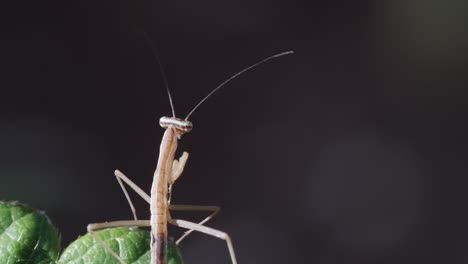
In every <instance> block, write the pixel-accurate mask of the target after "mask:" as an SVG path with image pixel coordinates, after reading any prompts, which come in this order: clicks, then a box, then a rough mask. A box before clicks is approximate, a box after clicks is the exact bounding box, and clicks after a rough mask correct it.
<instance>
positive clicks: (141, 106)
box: [0, 0, 468, 264]
mask: <svg viewBox="0 0 468 264" xmlns="http://www.w3.org/2000/svg"><path fill="white" fill-rule="evenodd" d="M467 3H468V2H466V1H457V0H447V1H435V0H396V1H367V2H366V1H344V0H343V1H325V0H323V1H286V0H283V1H264V0H258V1H251V0H250V1H248V0H245V1H243V0H242V1H231V0H228V1H214V0H201V1H164V2H163V1H150V0H141V1H123V0H117V1H110V0H100V1H88V0H86V1H57V2H53V1H8V2H7V1H4V2H3V3H2V4H1V8H0V13H1V20H0V28H1V33H2V34H1V35H0V38H1V42H0V67H1V68H0V76H1V79H0V80H1V84H0V87H1V88H0V89H1V94H0V96H1V97H0V198H1V199H5V200H19V201H21V202H24V203H28V204H30V205H32V206H34V207H37V208H40V209H42V210H45V211H46V212H47V213H48V215H49V216H50V217H51V218H52V220H53V222H54V223H55V224H56V225H57V226H58V227H59V228H60V230H61V233H62V238H63V242H64V243H63V244H64V246H65V245H67V244H68V243H69V242H70V241H72V240H74V239H75V238H76V237H77V236H79V235H83V234H84V233H85V232H86V225H87V224H88V223H91V222H100V221H106V220H118V219H119V220H120V219H130V218H131V214H130V210H129V208H128V206H127V203H126V200H125V197H124V195H123V194H122V192H121V190H120V188H119V186H118V184H117V182H116V180H115V178H114V176H113V171H114V169H116V168H118V169H120V170H122V171H123V172H125V173H126V174H127V175H128V176H129V177H130V178H131V179H133V181H135V182H136V183H137V184H138V185H139V186H141V187H142V188H143V189H145V190H147V191H149V189H150V184H151V181H152V175H153V171H154V169H155V166H156V160H157V155H158V149H159V143H160V140H161V136H162V134H163V129H162V128H160V127H159V125H158V119H159V117H160V116H162V115H170V113H171V112H170V107H169V103H168V99H167V96H166V93H165V89H164V85H163V81H162V77H161V73H160V71H159V69H158V65H157V62H156V61H155V59H154V57H153V55H152V53H151V49H150V48H149V45H148V43H147V42H146V40H145V39H144V37H143V35H142V32H143V31H146V32H148V34H149V36H150V37H151V38H152V39H153V41H154V42H155V43H157V44H156V45H157V47H158V49H159V52H160V56H161V60H162V63H163V64H164V68H165V70H166V73H167V77H168V80H169V84H170V87H171V90H172V93H173V97H174V102H175V107H176V113H177V114H178V115H179V116H180V117H184V116H185V115H186V114H187V113H188V111H189V110H190V109H191V108H192V107H193V106H194V105H195V103H196V102H198V101H199V100H200V99H201V98H202V97H203V96H204V95H206V94H207V93H208V92H209V91H211V89H213V88H214V87H215V86H216V85H218V84H219V83H220V82H222V81H223V80H224V79H226V78H227V77H229V76H230V75H232V74H234V73H235V72H237V71H239V70H241V69H243V68H244V67H246V66H248V65H250V64H252V63H254V62H256V61H257V60H260V59H262V58H265V57H267V56H270V55H272V54H275V53H278V52H282V51H286V50H294V51H295V52H296V53H295V54H294V55H291V56H287V57H282V58H279V59H277V60H275V61H272V62H270V63H268V64H266V65H264V66H262V67H260V68H257V69H255V70H252V71H251V72H249V73H247V74H245V75H243V76H242V77H240V78H238V79H237V80H235V81H233V82H232V83H231V84H230V85H229V86H227V87H225V88H224V89H223V90H222V91H220V92H219V93H217V94H216V95H215V96H213V98H211V99H210V100H208V101H207V102H206V104H204V105H203V106H202V107H201V108H200V109H199V110H198V111H197V112H196V113H195V114H194V115H193V116H192V118H191V120H192V122H193V123H194V129H193V131H192V132H191V133H190V134H188V135H186V136H184V137H183V138H182V140H181V141H180V144H179V151H181V150H186V151H188V152H190V154H191V156H190V159H189V161H188V164H187V167H186V170H185V172H184V174H183V175H182V177H181V178H180V180H179V181H178V182H177V184H176V185H175V186H174V195H173V202H174V203H182V204H203V205H220V206H222V208H223V210H222V212H221V214H220V215H219V216H217V217H216V218H215V219H214V220H213V221H212V222H210V223H209V224H208V225H209V226H212V227H215V228H218V229H221V230H225V231H226V232H228V233H229V234H231V236H232V238H233V240H234V242H235V247H236V250H237V253H238V258H239V263H243V264H245V263H317V264H321V263H323V264H331V263H340V264H341V263H467V261H468V226H467V223H468V219H467V218H468V217H467V210H468V208H467V207H468V206H467V200H468V195H467V193H468V192H467V191H466V185H467V183H468V180H467V172H468V165H467V164H468V163H467V161H468V159H467V147H468V144H467V143H468V140H467V132H468V128H467V124H466V123H467V115H466V114H467V112H468V104H467V99H468V97H467V92H466V91H465V90H466V85H467V84H468V82H467V79H468V78H467V71H466V65H467V62H468V35H467V33H468V32H467V28H468V17H467V15H466V10H467V8H468V4H467ZM178 155H179V154H178ZM133 198H134V200H135V202H136V206H137V208H138V213H139V216H140V217H141V218H148V217H149V210H148V209H149V207H148V205H146V204H145V203H144V202H143V201H141V199H139V197H137V196H136V195H133ZM177 216H179V217H183V218H185V219H193V220H198V219H200V218H201V217H202V216H203V215H200V214H178V215H177ZM170 231H171V234H173V235H174V236H178V235H180V234H181V231H180V230H177V229H171V230H170ZM182 251H183V253H184V256H185V259H186V262H187V263H229V256H228V252H227V249H226V246H225V243H224V242H223V241H221V240H218V239H216V238H211V237H207V236H205V235H202V234H194V235H192V236H191V237H189V238H188V239H187V240H185V241H184V243H183V244H182Z"/></svg>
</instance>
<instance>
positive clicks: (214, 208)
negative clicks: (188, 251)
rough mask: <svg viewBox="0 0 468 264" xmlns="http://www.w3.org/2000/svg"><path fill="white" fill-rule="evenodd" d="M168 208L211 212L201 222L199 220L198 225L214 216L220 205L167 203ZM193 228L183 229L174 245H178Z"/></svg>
mask: <svg viewBox="0 0 468 264" xmlns="http://www.w3.org/2000/svg"><path fill="white" fill-rule="evenodd" d="M169 210H171V211H186V212H211V214H210V215H208V216H207V217H205V219H203V220H202V221H201V222H199V223H198V224H199V225H203V224H205V223H206V222H208V221H210V220H211V219H212V218H213V217H215V216H216V215H217V214H218V213H219V211H220V210H221V207H219V206H209V205H184V204H171V205H169ZM193 231H195V230H194V229H189V230H187V231H185V233H184V234H183V235H182V236H181V237H180V238H179V239H177V241H176V245H179V244H180V243H181V242H182V240H184V239H185V238H186V237H187V236H188V235H190V234H191V233H192V232H193Z"/></svg>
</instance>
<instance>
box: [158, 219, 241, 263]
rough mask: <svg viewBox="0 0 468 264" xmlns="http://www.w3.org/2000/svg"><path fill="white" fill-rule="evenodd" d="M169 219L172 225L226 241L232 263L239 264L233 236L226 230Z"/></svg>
mask: <svg viewBox="0 0 468 264" xmlns="http://www.w3.org/2000/svg"><path fill="white" fill-rule="evenodd" d="M167 221H168V223H170V224H172V225H175V226H178V227H182V228H186V229H190V230H194V231H198V232H201V233H204V234H207V235H210V236H214V237H217V238H219V239H222V240H224V241H226V244H227V247H228V250H229V255H230V256H231V261H232V264H237V259H236V253H235V252H234V246H233V244H232V241H231V238H230V237H229V235H228V234H227V233H226V232H223V231H220V230H216V229H213V228H210V227H207V226H204V225H200V224H197V223H193V222H189V221H186V220H181V219H172V218H169V219H168V220H167Z"/></svg>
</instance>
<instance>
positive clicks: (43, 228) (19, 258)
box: [0, 201, 60, 264]
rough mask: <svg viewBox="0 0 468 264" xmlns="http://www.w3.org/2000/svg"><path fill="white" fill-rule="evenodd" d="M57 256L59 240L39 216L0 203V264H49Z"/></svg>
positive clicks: (12, 204) (26, 208)
mask: <svg viewBox="0 0 468 264" xmlns="http://www.w3.org/2000/svg"><path fill="white" fill-rule="evenodd" d="M59 252H60V236H59V234H58V231H57V229H56V228H55V227H54V226H53V225H52V223H51V222H50V220H49V218H48V217H47V216H46V215H45V214H44V213H42V212H40V211H37V210H35V209H33V208H31V207H29V206H26V205H22V204H19V203H16V202H1V201H0V263H2V264H13V263H15V264H17V263H21V264H50V263H55V262H56V260H57V259H58V255H59Z"/></svg>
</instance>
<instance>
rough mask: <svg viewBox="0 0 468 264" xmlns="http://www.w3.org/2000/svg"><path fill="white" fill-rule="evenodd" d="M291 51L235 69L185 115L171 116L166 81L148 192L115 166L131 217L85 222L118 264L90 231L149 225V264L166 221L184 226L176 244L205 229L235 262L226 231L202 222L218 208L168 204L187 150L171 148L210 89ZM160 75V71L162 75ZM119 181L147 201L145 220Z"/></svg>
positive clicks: (161, 257) (162, 261)
mask: <svg viewBox="0 0 468 264" xmlns="http://www.w3.org/2000/svg"><path fill="white" fill-rule="evenodd" d="M291 53H293V52H292V51H288V52H283V53H280V54H277V55H274V56H271V57H268V58H266V59H264V60H262V61H259V62H257V63H255V64H253V65H251V66H249V67H247V68H245V69H244V70H242V71H240V72H238V73H237V74H235V75H233V76H231V77H230V78H228V79H227V80H226V81H224V82H223V83H222V84H220V85H219V86H218V87H217V88H215V89H214V90H213V91H212V92H210V93H209V94H208V95H207V96H206V97H205V98H203V99H202V100H201V101H200V102H199V103H198V104H197V105H196V106H195V107H194V108H193V109H192V111H191V112H190V113H189V114H188V115H187V117H186V118H185V119H179V118H176V117H175V111H174V107H173V105H172V98H171V95H170V92H169V88H168V86H167V81H166V80H165V79H164V80H165V82H166V88H167V92H168V95H169V100H170V103H171V107H172V113H173V116H172V117H162V118H161V119H160V121H159V124H160V125H161V127H163V128H165V129H166V131H165V132H164V135H163V138H162V140H161V145H160V151H159V158H158V164H157V167H156V171H155V172H154V176H153V183H152V186H151V196H149V195H148V194H146V193H145V192H144V191H143V190H142V189H141V188H139V187H138V186H137V185H136V184H135V183H133V182H132V181H131V180H130V179H129V178H128V177H126V176H125V175H124V174H123V173H121V172H120V171H118V170H116V171H115V176H116V177H117V180H118V182H119V184H120V186H121V187H122V190H123V191H124V194H125V196H126V198H127V200H128V202H129V205H130V208H131V209H132V212H133V216H134V220H124V221H113V222H105V223H96V224H89V225H88V232H89V233H90V234H91V235H93V236H94V237H95V239H96V240H97V241H98V242H99V243H101V244H102V245H103V246H104V247H105V248H106V249H107V250H108V251H109V252H110V253H111V254H112V255H113V256H114V257H115V258H117V259H118V260H119V261H120V262H121V263H122V264H125V261H124V260H122V259H121V258H120V257H119V256H118V255H117V254H116V253H115V252H113V251H112V250H111V249H110V248H109V247H108V246H107V245H106V244H105V243H104V242H103V241H101V240H100V239H99V238H98V237H97V236H95V235H94V234H93V231H95V230H99V229H103V228H108V227H119V226H128V227H132V226H139V227H151V264H166V252H165V249H166V245H167V237H168V236H167V223H169V224H172V225H175V226H178V227H182V228H185V229H188V231H186V232H185V234H184V235H183V236H182V237H181V238H179V239H178V240H177V241H176V244H179V243H180V242H181V241H182V240H183V239H184V238H185V237H186V236H187V235H189V234H190V233H191V232H193V231H198V232H201V233H205V234H208V235H211V236H214V237H217V238H220V239H222V240H225V241H226V243H227V247H228V250H229V254H230V257H231V262H232V263H233V264H237V260H236V255H235V252H234V247H233V244H232V241H231V239H230V237H229V235H228V234H227V233H225V232H223V231H219V230H216V229H213V228H210V227H207V226H204V224H205V223H206V222H207V221H209V220H210V219H211V218H213V217H214V216H215V215H216V214H217V213H218V212H219V207H217V206H197V205H171V204H170V194H171V192H170V190H171V187H172V185H173V184H174V182H175V181H176V180H177V179H178V178H179V176H180V175H181V174H182V171H183V169H184V166H185V163H186V161H187V158H188V153H187V152H184V153H183V154H182V156H181V157H180V159H179V160H176V159H175V158H174V157H175V152H176V150H177V141H178V140H179V139H180V137H181V136H182V135H184V134H185V133H188V132H190V131H191V129H192V123H191V122H190V121H188V118H189V116H190V115H191V114H192V113H193V112H194V111H195V109H197V108H198V107H199V106H200V105H201V104H202V103H203V102H204V101H205V100H206V99H208V97H210V96H211V95H212V94H213V93H214V92H216V91H217V90H219V89H220V88H221V87H223V86H224V85H225V84H226V83H228V82H229V81H230V80H232V79H234V78H235V77H237V76H238V75H240V74H242V73H244V72H245V71H247V70H249V69H251V68H254V67H256V66H258V65H260V64H262V63H264V62H266V61H268V60H271V59H273V58H276V57H280V56H283V55H287V54H291ZM163 76H164V75H163ZM122 181H124V182H125V183H127V184H128V185H129V186H130V187H131V188H132V189H133V190H134V191H135V192H136V193H138V194H139V195H140V196H141V197H142V198H143V199H144V200H146V201H147V202H148V203H149V204H150V211H151V219H150V221H148V220H138V219H137V217H136V213H135V208H134V206H133V203H132V201H131V199H130V197H129V195H128V193H127V190H126V188H125V186H124V185H123V183H122ZM170 211H208V212H211V214H210V215H209V216H208V217H206V218H205V219H204V220H203V221H201V222H200V223H193V222H189V221H186V220H181V219H173V218H172V217H171V214H170Z"/></svg>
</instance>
